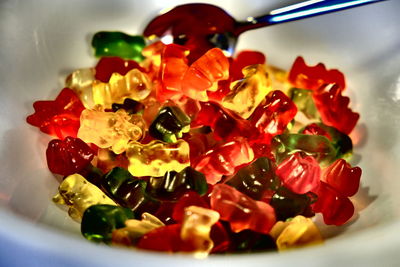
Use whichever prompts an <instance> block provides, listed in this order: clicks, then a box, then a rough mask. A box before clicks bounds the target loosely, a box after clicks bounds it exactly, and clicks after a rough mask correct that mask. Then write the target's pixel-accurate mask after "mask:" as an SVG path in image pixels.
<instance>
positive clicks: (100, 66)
mask: <svg viewBox="0 0 400 267" xmlns="http://www.w3.org/2000/svg"><path fill="white" fill-rule="evenodd" d="M132 69H138V70H139V71H141V72H144V69H143V68H142V67H141V66H140V65H139V64H138V63H137V62H136V61H133V60H124V59H122V58H120V57H108V56H107V57H102V58H100V60H99V62H97V65H96V67H95V73H96V74H95V78H96V80H99V81H102V82H103V83H108V82H109V81H110V78H111V76H112V74H113V73H114V72H116V73H119V74H121V75H125V74H127V73H128V72H129V71H130V70H132Z"/></svg>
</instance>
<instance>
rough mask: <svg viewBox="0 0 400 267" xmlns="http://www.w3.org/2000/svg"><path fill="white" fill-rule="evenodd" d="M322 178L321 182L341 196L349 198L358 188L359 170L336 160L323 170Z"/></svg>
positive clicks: (342, 160) (341, 160)
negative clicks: (323, 181)
mask: <svg viewBox="0 0 400 267" xmlns="http://www.w3.org/2000/svg"><path fill="white" fill-rule="evenodd" d="M323 176H324V178H323V180H325V182H326V183H328V184H329V185H330V186H332V187H333V188H335V189H336V191H338V192H340V194H341V195H343V196H346V197H351V196H353V195H355V194H356V193H357V191H358V188H359V186H360V179H361V168H359V167H354V168H352V167H351V166H350V164H349V163H347V162H346V161H345V160H344V159H338V160H336V161H335V162H334V163H332V164H331V165H330V166H329V167H328V168H326V169H325V170H324V175H323Z"/></svg>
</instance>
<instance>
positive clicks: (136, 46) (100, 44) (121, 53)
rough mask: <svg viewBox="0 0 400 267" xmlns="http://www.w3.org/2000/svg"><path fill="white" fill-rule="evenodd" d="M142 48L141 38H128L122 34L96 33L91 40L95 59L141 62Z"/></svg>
mask: <svg viewBox="0 0 400 267" xmlns="http://www.w3.org/2000/svg"><path fill="white" fill-rule="evenodd" d="M144 46H145V41H144V38H143V37H142V36H130V35H128V34H125V33H123V32H105V31H102V32H97V33H96V34H95V35H94V36H93V39H92V47H93V48H94V51H95V56H96V57H103V56H109V57H110V56H111V57H121V58H128V59H134V60H136V61H141V60H142V59H143V57H142V49H143V47H144Z"/></svg>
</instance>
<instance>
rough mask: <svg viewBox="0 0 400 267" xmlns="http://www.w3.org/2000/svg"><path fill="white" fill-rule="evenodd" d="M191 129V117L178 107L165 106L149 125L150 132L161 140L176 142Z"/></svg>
mask: <svg viewBox="0 0 400 267" xmlns="http://www.w3.org/2000/svg"><path fill="white" fill-rule="evenodd" d="M189 129H190V118H189V117H188V116H187V115H186V114H185V113H184V112H183V111H182V110H181V109H180V108H178V107H174V106H166V107H163V108H162V109H161V110H160V111H159V113H158V115H157V117H156V118H155V119H154V121H153V123H152V124H151V125H150V127H149V134H150V135H151V136H152V137H154V138H156V139H159V140H162V141H164V142H168V143H175V142H176V141H177V140H178V139H179V138H182V134H183V133H185V132H188V131H189Z"/></svg>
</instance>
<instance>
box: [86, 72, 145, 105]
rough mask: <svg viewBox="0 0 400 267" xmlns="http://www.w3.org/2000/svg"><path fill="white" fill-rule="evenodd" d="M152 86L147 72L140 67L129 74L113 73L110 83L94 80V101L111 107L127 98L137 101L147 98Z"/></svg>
mask: <svg viewBox="0 0 400 267" xmlns="http://www.w3.org/2000/svg"><path fill="white" fill-rule="evenodd" d="M151 90H152V86H151V83H150V80H149V78H148V77H147V74H145V73H143V72H141V71H140V70H138V69H133V70H130V71H129V72H128V73H127V74H125V75H121V74H119V73H113V74H112V75H111V77H110V80H109V82H108V83H103V82H101V81H98V80H96V81H94V82H93V87H92V91H93V102H94V103H95V104H96V105H102V106H103V107H104V108H105V109H110V108H111V106H112V104H113V103H122V102H123V101H124V100H125V98H131V99H133V100H136V101H141V100H143V99H145V98H146V97H147V96H148V95H149V94H150V92H151Z"/></svg>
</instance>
